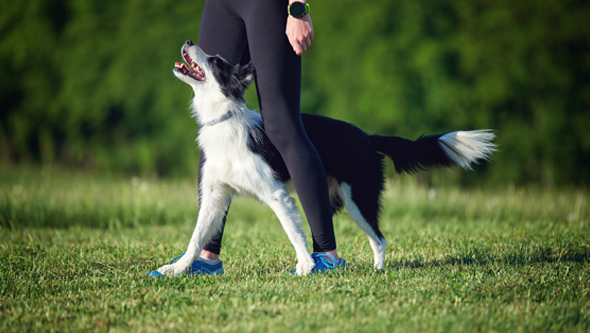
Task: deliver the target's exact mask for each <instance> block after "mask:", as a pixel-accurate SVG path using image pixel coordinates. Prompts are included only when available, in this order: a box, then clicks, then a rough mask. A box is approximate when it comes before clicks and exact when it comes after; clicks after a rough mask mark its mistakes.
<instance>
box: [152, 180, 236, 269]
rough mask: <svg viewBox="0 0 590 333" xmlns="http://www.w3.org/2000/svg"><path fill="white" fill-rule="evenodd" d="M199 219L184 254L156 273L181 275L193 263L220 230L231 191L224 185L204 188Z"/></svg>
mask: <svg viewBox="0 0 590 333" xmlns="http://www.w3.org/2000/svg"><path fill="white" fill-rule="evenodd" d="M202 193H204V195H203V196H202V200H201V207H199V217H198V218H197V225H196V226H195V230H194V231H193V235H192V237H191V240H190V242H189V245H188V248H187V249H186V252H185V254H184V255H183V256H182V257H181V258H180V259H179V260H178V261H177V262H175V263H173V264H171V265H165V266H162V267H160V268H158V272H159V273H161V274H164V275H174V276H178V275H182V274H184V273H185V272H186V271H187V270H188V269H189V268H190V266H191V265H192V263H193V261H194V260H195V259H196V258H197V256H198V255H199V254H200V253H201V250H202V249H203V246H204V245H205V242H207V241H208V240H209V238H210V237H211V236H212V235H213V234H214V233H215V232H216V231H218V230H220V228H221V223H222V220H223V215H224V214H225V212H226V211H227V208H228V206H229V204H230V202H231V198H232V195H231V191H230V190H229V189H228V188H227V187H226V186H224V185H217V186H205V185H203V192H202Z"/></svg>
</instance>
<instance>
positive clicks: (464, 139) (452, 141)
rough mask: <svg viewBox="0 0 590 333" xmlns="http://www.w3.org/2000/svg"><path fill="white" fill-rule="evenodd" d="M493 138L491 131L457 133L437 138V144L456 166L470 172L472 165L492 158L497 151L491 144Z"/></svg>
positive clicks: (494, 145)
mask: <svg viewBox="0 0 590 333" xmlns="http://www.w3.org/2000/svg"><path fill="white" fill-rule="evenodd" d="M495 137H496V135H495V134H494V132H493V131H492V130H477V131H457V132H451V133H447V134H445V135H443V136H441V137H440V138H438V144H439V145H440V146H441V148H442V149H443V151H444V152H445V154H447V156H448V157H449V158H450V159H451V160H452V161H453V162H455V163H456V164H457V165H458V166H460V167H462V168H463V169H466V170H471V169H472V167H471V164H472V163H477V162H478V161H479V160H489V159H490V158H491V157H492V154H493V153H494V152H495V151H496V150H497V149H496V148H497V146H496V144H494V143H492V141H493V140H494V138H495Z"/></svg>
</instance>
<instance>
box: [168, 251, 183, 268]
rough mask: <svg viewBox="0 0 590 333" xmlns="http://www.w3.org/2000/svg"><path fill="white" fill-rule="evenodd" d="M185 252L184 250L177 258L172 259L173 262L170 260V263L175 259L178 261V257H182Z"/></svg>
mask: <svg viewBox="0 0 590 333" xmlns="http://www.w3.org/2000/svg"><path fill="white" fill-rule="evenodd" d="M185 253H186V252H182V253H181V254H180V255H179V256H178V257H176V258H174V259H172V261H171V262H170V263H169V264H168V265H172V263H173V262H174V261H176V259H178V258H180V257H182V256H183V255H184V254H185Z"/></svg>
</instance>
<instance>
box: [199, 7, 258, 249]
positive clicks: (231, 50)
mask: <svg viewBox="0 0 590 333" xmlns="http://www.w3.org/2000/svg"><path fill="white" fill-rule="evenodd" d="M198 44H199V47H201V49H202V50H203V51H205V53H207V54H219V55H220V56H222V57H223V58H224V59H226V60H227V61H228V62H229V63H231V64H237V63H239V62H241V60H244V62H247V61H248V57H249V55H248V47H247V40H246V30H245V26H244V22H243V20H242V19H241V18H240V17H239V16H237V15H236V13H235V12H234V11H233V9H231V8H230V7H229V6H228V5H227V3H226V2H225V0H208V1H206V2H205V7H204V8H203V16H202V18H201V28H200V30H199V42H198ZM205 159H206V156H205V154H204V153H203V152H201V155H200V158H199V204H200V202H201V170H202V166H203V163H204V162H205ZM228 210H229V208H228ZM226 216H227V212H226ZM225 220H226V218H225V217H224V218H223V224H222V229H221V231H220V232H219V233H217V234H216V235H214V236H213V237H212V238H211V239H210V240H209V242H207V244H205V246H204V247H203V251H202V252H201V256H202V257H205V258H207V259H213V260H216V259H219V253H220V252H221V240H222V238H223V229H224V228H225Z"/></svg>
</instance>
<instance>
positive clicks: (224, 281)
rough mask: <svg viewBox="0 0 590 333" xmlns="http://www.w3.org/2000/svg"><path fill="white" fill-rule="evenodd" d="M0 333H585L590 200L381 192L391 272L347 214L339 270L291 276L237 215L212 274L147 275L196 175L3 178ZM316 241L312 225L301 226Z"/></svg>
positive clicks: (29, 173)
mask: <svg viewBox="0 0 590 333" xmlns="http://www.w3.org/2000/svg"><path fill="white" fill-rule="evenodd" d="M2 171H3V172H2V173H1V175H0V226H1V229H0V256H1V257H2V260H1V261H0V262H1V263H0V294H1V296H2V297H1V299H0V314H1V315H0V329H1V330H3V331H6V330H11V331H23V330H29V329H32V330H56V331H64V330H76V331H78V330H87V329H90V330H108V329H115V330H121V331H127V330H133V331H156V330H161V329H175V330H181V331H187V330H188V331H210V330H212V331H295V330H297V331H301V330H306V331H308V330H322V331H325V330H327V331H477V330H482V331H490V330H493V331H502V330H524V331H539V330H549V331H580V332H583V331H588V330H589V329H590V310H589V309H590V240H589V237H588V235H590V223H589V219H590V215H589V208H588V192H586V191H583V190H553V191H544V190H541V189H537V188H512V187H510V186H506V187H498V188H496V189H492V190H485V189H458V188H453V187H451V188H424V187H420V186H417V185H415V184H414V183H413V182H412V181H411V180H410V179H409V178H402V179H401V180H399V179H398V180H394V181H391V182H389V183H388V189H387V191H386V193H385V196H384V200H383V206H384V210H383V214H382V231H383V233H384V235H385V237H386V239H387V240H388V242H389V243H388V250H387V257H386V258H387V259H386V267H385V269H384V270H382V271H374V270H373V269H372V253H371V250H370V246H369V245H368V242H367V240H366V237H365V236H364V235H363V233H362V232H361V231H360V229H359V228H357V227H356V226H355V225H354V223H353V222H352V221H351V220H350V219H349V218H348V216H346V215H345V214H343V215H338V216H337V217H336V219H335V230H336V236H337V240H338V245H339V252H340V254H341V256H342V257H344V258H345V259H346V260H347V264H348V269H347V270H346V271H338V272H332V273H329V274H326V275H319V276H310V277H293V276H291V275H290V274H289V271H290V270H293V269H294V267H295V263H296V262H295V260H296V259H295V254H294V250H293V247H292V245H291V244H290V243H289V242H288V239H287V237H286V235H285V234H284V232H283V231H282V229H281V226H280V224H279V223H278V222H277V221H276V218H275V217H274V215H273V214H272V212H271V211H270V210H269V209H268V208H267V207H265V206H263V205H260V204H258V203H257V202H256V201H254V200H252V199H238V200H236V201H235V202H234V204H233V205H232V209H231V211H230V214H229V218H228V223H227V227H226V234H225V238H224V243H223V245H224V247H223V252H222V259H223V261H224V267H225V274H224V275H223V276H221V277H214V278H210V277H208V278H192V279H191V278H177V279H161V280H152V279H148V278H146V277H145V276H144V274H145V272H146V271H148V270H153V269H155V268H157V267H158V266H159V265H161V264H163V263H166V262H167V261H169V260H170V259H171V258H172V257H174V256H176V255H177V254H179V253H181V252H182V251H184V249H185V247H186V245H187V242H188V238H189V237H190V234H191V232H192V228H193V227H194V222H195V220H196V216H197V193H196V179H191V178H188V179H185V180H162V179H140V178H125V177H114V176H112V177H107V176H98V175H84V174H79V173H70V172H64V171H60V170H35V169H25V170H14V169H7V170H2ZM305 230H306V232H307V233H308V235H309V229H308V227H307V226H305Z"/></svg>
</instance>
